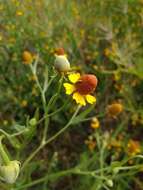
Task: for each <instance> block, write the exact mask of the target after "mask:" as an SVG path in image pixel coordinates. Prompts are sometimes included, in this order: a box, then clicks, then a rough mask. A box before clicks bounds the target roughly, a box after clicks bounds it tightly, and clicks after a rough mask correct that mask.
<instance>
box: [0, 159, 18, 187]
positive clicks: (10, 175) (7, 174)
mask: <svg viewBox="0 0 143 190" xmlns="http://www.w3.org/2000/svg"><path fill="white" fill-rule="evenodd" d="M19 172H20V162H19V161H17V160H14V161H10V162H9V163H8V164H7V165H1V166H0V175H1V177H2V179H3V180H4V181H5V182H7V183H10V184H13V183H14V182H15V181H16V179H17V177H18V175H19Z"/></svg>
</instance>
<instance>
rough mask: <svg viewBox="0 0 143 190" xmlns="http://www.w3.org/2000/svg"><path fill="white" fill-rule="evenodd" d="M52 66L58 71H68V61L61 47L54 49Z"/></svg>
mask: <svg viewBox="0 0 143 190" xmlns="http://www.w3.org/2000/svg"><path fill="white" fill-rule="evenodd" d="M54 67H55V69H56V70H57V71H58V72H63V73H64V72H68V71H70V63H69V61H68V59H67V56H66V54H65V51H64V49H63V48H58V49H56V50H55V61H54Z"/></svg>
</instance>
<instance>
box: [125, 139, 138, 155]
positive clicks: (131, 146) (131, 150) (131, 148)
mask: <svg viewBox="0 0 143 190" xmlns="http://www.w3.org/2000/svg"><path fill="white" fill-rule="evenodd" d="M139 153H141V146H140V142H139V141H135V140H132V139H131V140H129V142H128V144H127V154H128V155H129V156H135V155H136V154H139Z"/></svg>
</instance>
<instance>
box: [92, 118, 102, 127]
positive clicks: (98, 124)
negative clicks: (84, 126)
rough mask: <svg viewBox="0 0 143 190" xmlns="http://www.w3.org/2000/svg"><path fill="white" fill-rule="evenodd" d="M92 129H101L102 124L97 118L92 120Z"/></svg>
mask: <svg viewBox="0 0 143 190" xmlns="http://www.w3.org/2000/svg"><path fill="white" fill-rule="evenodd" d="M90 127H91V128H93V129H97V128H99V127H100V122H99V120H98V118H97V117H93V118H92V120H91V124H90Z"/></svg>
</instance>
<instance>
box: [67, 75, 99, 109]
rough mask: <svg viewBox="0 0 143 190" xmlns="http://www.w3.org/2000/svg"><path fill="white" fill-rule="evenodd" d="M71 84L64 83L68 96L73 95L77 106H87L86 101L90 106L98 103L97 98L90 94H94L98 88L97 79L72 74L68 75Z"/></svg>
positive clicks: (91, 76)
mask: <svg viewBox="0 0 143 190" xmlns="http://www.w3.org/2000/svg"><path fill="white" fill-rule="evenodd" d="M68 78H69V80H70V82H71V83H72V84H71V83H64V87H65V90H66V94H68V95H71V94H73V95H72V98H73V99H74V100H75V101H76V103H77V104H80V105H82V106H85V105H86V101H87V102H88V103H89V104H93V103H95V102H96V98H95V97H94V96H92V95H90V93H93V92H94V90H95V89H96V86H97V78H96V76H95V75H92V74H84V75H82V76H81V75H80V74H79V73H72V74H70V75H68Z"/></svg>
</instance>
